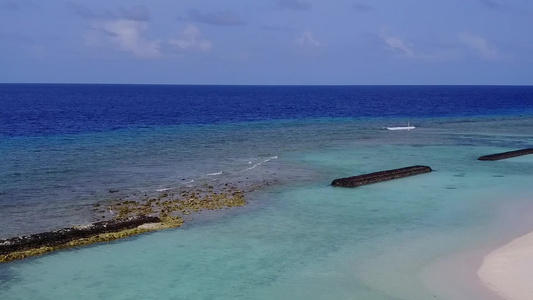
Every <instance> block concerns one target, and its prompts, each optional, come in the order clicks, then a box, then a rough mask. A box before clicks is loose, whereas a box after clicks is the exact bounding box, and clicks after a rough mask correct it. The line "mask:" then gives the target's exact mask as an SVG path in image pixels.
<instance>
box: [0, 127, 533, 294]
mask: <svg viewBox="0 0 533 300" xmlns="http://www.w3.org/2000/svg"><path fill="white" fill-rule="evenodd" d="M380 122H382V120H381V121H380V120H373V121H349V120H345V121H339V120H331V121H319V122H309V121H307V122H305V123H301V124H300V123H298V122H288V123H282V124H281V123H280V121H278V122H271V123H269V122H265V123H254V124H255V126H257V127H256V128H253V127H251V128H252V129H249V128H250V127H247V128H248V129H246V130H243V131H238V130H237V132H238V133H239V134H242V136H243V140H247V141H250V139H251V141H257V143H255V145H261V149H245V150H243V153H239V154H238V155H234V156H232V157H233V158H250V156H251V153H254V155H255V156H256V158H257V156H258V155H257V154H258V153H261V157H262V158H268V157H272V156H277V157H278V159H275V160H272V161H269V162H268V163H265V164H263V165H260V166H257V167H256V168H254V169H253V171H254V172H256V173H253V174H257V176H259V177H262V176H265V174H266V172H267V171H269V172H272V173H276V174H277V176H280V177H282V178H283V179H284V181H283V184H280V185H276V186H275V187H272V188H268V189H262V190H260V191H257V192H255V193H254V194H253V195H252V196H253V197H252V198H251V201H250V204H249V205H248V206H247V207H244V208H241V209H234V210H231V211H232V212H233V213H230V214H223V215H220V216H219V217H217V218H213V219H211V220H209V221H205V222H192V223H190V224H189V225H185V226H184V227H183V228H178V229H175V230H166V231H161V232H156V233H151V234H146V235H142V236H137V237H133V238H130V239H126V240H122V241H116V242H112V243H107V244H103V245H94V246H90V247H85V248H79V249H71V250H67V251H60V252H57V253H53V254H50V255H45V256H42V257H37V258H31V259H28V260H25V261H19V262H13V263H10V264H5V265H1V266H0V298H1V299H5V300H9V299H69V298H76V299H132V298H137V299H369V300H393V299H414V300H416V299H421V300H422V299H433V298H437V299H451V298H446V295H442V294H439V292H438V291H435V290H431V289H430V288H429V287H428V286H427V285H426V284H425V282H424V280H423V278H421V277H422V276H423V275H421V274H425V273H424V272H425V270H426V268H427V267H428V266H429V265H431V264H432V263H433V262H435V261H437V260H439V259H441V258H443V257H445V256H447V255H450V254H453V253H456V252H460V251H463V250H465V249H468V248H470V247H472V246H473V245H475V244H477V243H482V242H484V241H485V242H486V241H487V240H493V239H498V238H500V237H498V236H497V234H498V233H500V232H501V231H499V230H496V229H497V228H501V227H506V226H511V225H510V224H511V223H513V220H512V216H510V217H507V218H505V220H504V221H505V222H507V223H503V222H504V221H502V218H500V215H501V212H500V209H501V207H502V202H505V206H513V205H514V206H516V207H519V206H520V205H528V204H530V203H531V202H533V198H532V197H531V195H532V192H533V191H532V190H531V177H532V175H531V174H532V173H531V167H532V166H533V157H532V156H524V157H518V158H513V159H508V160H503V161H498V162H480V161H477V160H476V158H477V157H478V156H481V155H485V154H490V153H495V152H500V151H507V150H511V149H515V148H520V147H525V146H527V145H531V143H532V142H533V136H532V135H531V133H532V132H533V122H532V120H531V119H530V118H493V119H487V118H480V119H468V120H466V119H457V120H445V121H442V120H437V119H420V120H418V123H417V124H416V125H419V124H420V125H419V126H418V128H417V129H416V130H413V131H410V132H394V133H393V132H389V131H386V130H382V129H380V125H382V124H381V123H380ZM206 132H208V131H206ZM237 136H238V135H237ZM164 137H165V135H164V134H163V133H162V132H161V134H160V135H155V136H154V135H153V132H150V134H147V136H146V139H147V140H148V141H152V140H154V139H155V140H157V141H161V140H165V138H164ZM204 137H205V138H206V144H205V145H206V147H205V151H206V152H200V153H204V154H205V155H206V159H209V158H211V159H213V160H212V161H208V162H207V163H205V164H202V165H201V168H205V169H202V170H199V171H198V172H199V173H202V174H204V173H205V172H209V173H214V172H219V171H223V172H224V171H226V172H228V173H230V172H232V171H231V170H241V167H242V166H244V167H246V166H247V165H248V161H244V160H243V161H242V162H239V163H238V164H237V163H234V162H232V163H230V164H227V165H224V164H220V161H218V164H216V163H215V162H214V160H217V159H222V158H223V157H226V158H227V154H228V153H232V154H235V153H234V152H232V151H231V149H233V151H234V149H236V146H235V145H232V146H231V149H230V147H228V148H224V147H225V146H224V145H225V144H224V143H214V142H213V141H216V140H220V139H223V138H224V135H223V134H220V133H213V135H209V134H207V135H204ZM324 137H328V138H324ZM238 140H239V139H238V138H235V141H238ZM265 140H270V141H276V142H275V143H272V146H271V148H268V146H267V145H269V143H266V142H264V141H265ZM111 141H112V139H111V140H110V142H111ZM207 141H209V142H207ZM213 144H216V145H218V146H217V147H220V148H218V149H217V150H216V151H215V150H213V151H211V150H209V149H210V148H209V147H210V146H209V145H213ZM247 144H248V143H247ZM251 144H254V143H251ZM263 147H264V148H263ZM224 149H227V150H224ZM204 154H195V155H204ZM139 155H140V156H144V155H146V153H142V154H139ZM150 157H152V156H150V155H148V158H147V159H150ZM157 157H158V153H157V152H155V153H154V154H153V158H154V159H156V158H157ZM257 159H260V158H257ZM241 163H242V165H241ZM269 163H270V164H269ZM413 164H422V165H429V166H431V167H432V168H433V169H434V172H432V173H429V174H422V175H417V176H414V177H410V178H404V179H399V180H395V181H389V182H383V183H379V184H374V185H369V186H364V187H360V188H356V189H343V188H333V187H331V186H329V183H330V182H331V180H332V179H334V178H338V177H344V176H351V175H356V174H361V173H366V172H372V171H378V170H383V169H392V168H397V167H403V166H408V165H413ZM169 165H172V164H169ZM183 165H186V163H183ZM213 165H216V166H217V167H218V168H215V169H211V170H208V169H207V167H208V166H213ZM127 168H128V172H131V170H130V168H131V166H127ZM191 168H192V169H194V167H191ZM171 169H172V168H170V170H169V172H172V170H171ZM112 170H115V171H116V168H115V167H113V168H112ZM235 172H237V171H235ZM159 174H164V172H162V173H159ZM167 175H169V174H165V176H167ZM175 176H176V178H179V177H180V176H179V175H178V174H175ZM198 176H200V175H198ZM171 177H172V176H171ZM239 178H242V177H239ZM244 178H246V176H245V177H244ZM179 179H180V180H181V178H179ZM159 184H160V182H159ZM148 185H149V184H147V186H148ZM455 299H459V300H462V299H464V300H467V299H472V300H478V299H475V298H471V295H470V294H468V295H467V294H466V293H465V294H461V293H460V292H459V294H456V295H454V300H455Z"/></svg>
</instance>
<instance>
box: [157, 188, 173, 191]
mask: <svg viewBox="0 0 533 300" xmlns="http://www.w3.org/2000/svg"><path fill="white" fill-rule="evenodd" d="M168 190H170V188H164V189H157V190H155V191H156V192H164V191H168Z"/></svg>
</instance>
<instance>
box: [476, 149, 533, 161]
mask: <svg viewBox="0 0 533 300" xmlns="http://www.w3.org/2000/svg"><path fill="white" fill-rule="evenodd" d="M527 154H533V148H526V149H520V150H514V151H508V152H502V153H496V154H491V155H484V156H480V157H479V158H478V160H489V161H493V160H500V159H506V158H511V157H516V156H522V155H527Z"/></svg>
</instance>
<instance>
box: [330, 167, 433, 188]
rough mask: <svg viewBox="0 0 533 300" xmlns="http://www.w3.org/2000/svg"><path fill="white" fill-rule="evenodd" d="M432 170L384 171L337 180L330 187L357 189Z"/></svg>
mask: <svg viewBox="0 0 533 300" xmlns="http://www.w3.org/2000/svg"><path fill="white" fill-rule="evenodd" d="M431 171H432V169H431V168H430V167H428V166H411V167H405V168H400V169H393V170H386V171H380V172H374V173H368V174H363V175H357V176H352V177H346V178H338V179H335V180H333V181H332V182H331V185H332V186H338V187H358V186H362V185H367V184H372V183H377V182H382V181H386V180H392V179H398V178H403V177H408V176H414V175H418V174H423V173H429V172H431Z"/></svg>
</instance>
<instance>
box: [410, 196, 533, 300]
mask: <svg viewBox="0 0 533 300" xmlns="http://www.w3.org/2000/svg"><path fill="white" fill-rule="evenodd" d="M520 198H521V200H519V201H518V202H515V203H514V204H513V205H507V204H506V203H499V204H497V205H496V206H495V207H494V208H493V209H494V211H495V212H496V215H495V216H494V218H493V220H494V221H491V222H490V223H489V224H485V225H481V226H483V227H485V229H484V230H483V231H484V233H481V235H480V239H479V240H478V241H477V242H476V243H473V244H471V245H470V246H467V247H466V248H463V249H462V250H458V251H455V252H453V253H450V254H448V255H445V256H443V257H441V258H440V259H438V260H436V261H434V262H433V263H432V264H430V265H428V266H427V267H426V268H425V269H424V270H422V271H421V272H420V273H419V276H420V278H421V279H422V281H423V282H424V284H425V286H426V287H427V288H428V289H429V290H430V291H431V292H432V293H433V294H435V295H436V296H439V297H441V298H442V299H455V300H463V299H465V300H471V299H484V300H526V299H527V300H531V299H533V294H529V295H526V296H525V297H521V298H513V297H509V296H508V295H506V294H502V293H501V292H499V291H498V289H495V288H493V287H492V286H490V283H487V279H486V278H485V277H484V276H485V275H484V274H483V275H481V274H480V270H481V269H483V268H487V267H488V265H487V263H488V262H489V260H491V259H492V258H494V257H500V255H501V252H499V251H500V250H502V249H506V247H508V246H509V245H510V244H511V243H513V242H515V241H517V240H519V241H522V240H521V239H522V238H523V237H525V236H528V237H529V240H528V241H527V243H526V245H528V246H530V247H531V248H529V251H530V253H527V251H523V252H522V253H523V254H524V257H525V256H528V255H529V256H530V264H529V266H530V268H529V270H528V266H527V265H524V264H523V267H524V268H523V269H524V270H525V271H528V272H529V274H528V277H525V278H524V279H522V280H523V282H524V283H525V284H526V286H528V284H529V283H530V282H529V281H527V279H528V278H533V268H532V267H533V231H531V228H533V219H531V218H530V216H531V214H533V204H532V203H531V202H530V201H529V196H528V195H523V196H522V197H520ZM510 241H511V242H510ZM505 254H508V253H505ZM496 255H497V256H496ZM489 257H490V258H489ZM506 257H509V256H506ZM487 258H489V260H488V259H487ZM499 262H500V263H501V262H502V261H501V260H499ZM505 264H507V265H508V262H504V264H503V265H505ZM500 266H501V264H500ZM490 269H491V271H493V270H496V271H498V270H497V269H494V268H490ZM500 275H501V274H497V276H495V277H493V276H490V278H491V280H492V279H493V280H494V282H495V286H496V285H499V284H500V282H501V280H502V279H503V278H504V277H502V276H500ZM515 277H516V276H512V277H509V279H510V280H511V282H512V281H513V280H515ZM518 279H520V278H518ZM531 290H532V291H533V289H531Z"/></svg>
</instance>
